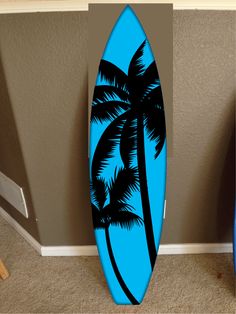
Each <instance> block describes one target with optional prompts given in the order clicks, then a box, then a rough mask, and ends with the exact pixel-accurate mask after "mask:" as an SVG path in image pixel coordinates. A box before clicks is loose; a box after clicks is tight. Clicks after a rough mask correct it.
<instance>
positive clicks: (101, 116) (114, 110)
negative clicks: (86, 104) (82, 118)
mask: <svg viewBox="0 0 236 314" xmlns="http://www.w3.org/2000/svg"><path fill="white" fill-rule="evenodd" d="M129 107H130V105H129V104H128V103H126V102H122V101H115V100H114V101H108V102H104V103H98V104H96V105H93V106H92V112H91V122H100V123H101V122H107V121H112V120H113V119H115V118H117V117H118V116H119V115H120V114H121V113H122V112H123V111H124V110H127V109H129Z"/></svg>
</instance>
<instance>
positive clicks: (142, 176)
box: [137, 112, 157, 269]
mask: <svg viewBox="0 0 236 314" xmlns="http://www.w3.org/2000/svg"><path fill="white" fill-rule="evenodd" d="M137 161H138V172H139V182H140V193H141V199H142V207H143V220H144V227H145V233H146V238H147V246H148V252H149V258H150V263H151V267H152V269H153V268H154V265H155V261H156V256H157V251H156V245H155V239H154V232H153V225H152V217H151V208H150V202H149V196H148V185H147V172H146V161H145V145H144V123H143V114H142V112H139V113H138V120H137Z"/></svg>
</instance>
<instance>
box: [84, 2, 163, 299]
mask: <svg viewBox="0 0 236 314" xmlns="http://www.w3.org/2000/svg"><path fill="white" fill-rule="evenodd" d="M166 158H167V157H166V128H165V115H164V104H163V97H162V89H161V80H160V77H159V74H158V70H157V64H156V62H155V60H154V56H153V53H152V50H151V47H150V44H149V42H148V39H147V37H146V34H145V32H144V30H143V28H142V26H141V24H140V22H139V20H138V18H137V16H136V15H135V13H134V12H133V10H132V9H131V8H130V6H126V7H125V9H124V10H123V12H122V13H121V15H120V17H119V19H118V20H117V22H116V24H115V26H114V28H113V30H112V32H111V34H110V37H109V39H108V41H107V45H106V47H105V50H104V53H103V56H102V59H101V62H100V65H99V69H98V75H97V80H96V86H95V87H94V94H93V101H92V110H91V124H90V195H91V207H92V215H93V224H94V230H95V238H96V242H97V247H98V252H99V257H100V261H101V264H102V267H103V271H104V274H105V277H106V280H107V283H108V287H109V289H110V292H111V294H112V297H113V299H114V301H115V302H116V303H117V304H140V303H141V302H142V300H143V298H144V295H145V292H146V290H147V287H148V284H149V281H150V278H151V275H152V271H153V267H154V264H155V260H156V256H157V252H158V247H159V242H160V236H161V229H162V222H163V210H164V202H165V185H166Z"/></svg>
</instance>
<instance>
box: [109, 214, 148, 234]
mask: <svg viewBox="0 0 236 314" xmlns="http://www.w3.org/2000/svg"><path fill="white" fill-rule="evenodd" d="M142 224H143V219H142V218H141V217H139V216H138V215H136V214H134V213H132V212H130V211H114V213H113V215H112V219H111V221H110V225H112V226H118V227H121V228H122V229H128V230H130V229H131V228H132V227H133V226H135V225H136V226H138V227H140V226H142Z"/></svg>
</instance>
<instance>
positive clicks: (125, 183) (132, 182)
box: [109, 167, 139, 203]
mask: <svg viewBox="0 0 236 314" xmlns="http://www.w3.org/2000/svg"><path fill="white" fill-rule="evenodd" d="M138 188H139V176H138V171H137V168H135V167H132V168H120V169H119V170H116V171H115V174H114V178H112V180H111V182H110V184H109V195H110V203H116V202H125V201H127V200H128V199H129V198H130V197H131V196H132V194H133V192H135V191H137V190H138Z"/></svg>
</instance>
